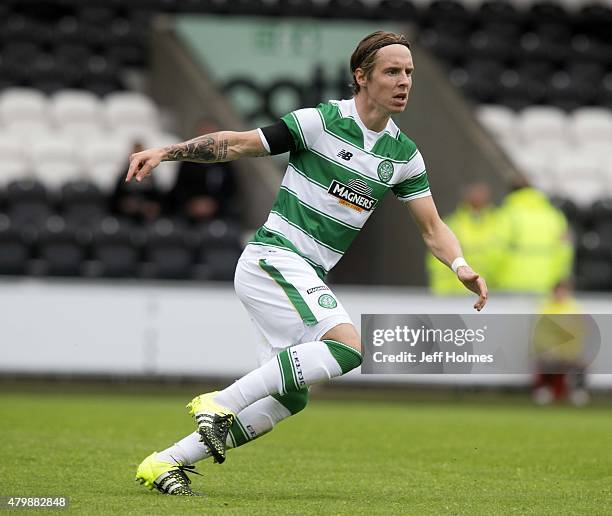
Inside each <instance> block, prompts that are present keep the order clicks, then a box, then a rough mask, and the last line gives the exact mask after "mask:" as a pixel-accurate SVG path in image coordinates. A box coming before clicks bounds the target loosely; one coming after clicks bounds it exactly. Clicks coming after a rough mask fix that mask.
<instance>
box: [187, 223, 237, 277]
mask: <svg viewBox="0 0 612 516" xmlns="http://www.w3.org/2000/svg"><path fill="white" fill-rule="evenodd" d="M198 233H199V246H198V252H197V256H196V261H197V264H198V265H197V268H196V269H197V271H198V277H199V278H201V279H208V280H215V281H231V280H232V279H233V277H234V271H235V270H236V264H237V263H238V258H239V257H240V253H241V248H242V246H241V242H240V232H239V230H238V228H237V226H236V225H234V224H232V223H230V222H228V221H225V220H222V219H217V220H213V221H211V222H209V223H206V224H203V225H202V226H201V227H200V228H199V229H198Z"/></svg>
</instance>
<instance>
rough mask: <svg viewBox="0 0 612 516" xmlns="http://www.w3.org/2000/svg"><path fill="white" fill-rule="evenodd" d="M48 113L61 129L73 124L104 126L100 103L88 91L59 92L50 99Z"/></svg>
mask: <svg viewBox="0 0 612 516" xmlns="http://www.w3.org/2000/svg"><path fill="white" fill-rule="evenodd" d="M49 111H50V114H51V116H52V118H53V121H54V122H55V124H56V125H57V126H58V127H60V128H62V129H63V128H65V127H66V126H69V125H73V124H84V123H85V124H96V125H99V126H102V125H103V124H104V117H103V115H102V102H101V101H100V99H99V98H98V97H97V96H96V95H94V94H93V93H91V92H89V91H83V90H62V91H59V92H57V93H55V94H54V95H53V96H52V97H51V100H50V102H49Z"/></svg>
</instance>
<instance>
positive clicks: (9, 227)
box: [0, 213, 32, 275]
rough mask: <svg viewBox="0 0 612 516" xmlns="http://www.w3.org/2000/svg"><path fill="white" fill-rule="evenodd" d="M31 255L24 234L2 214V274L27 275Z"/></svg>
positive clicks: (0, 244) (0, 265)
mask: <svg viewBox="0 0 612 516" xmlns="http://www.w3.org/2000/svg"><path fill="white" fill-rule="evenodd" d="M31 255H32V252H31V248H30V245H29V243H28V240H27V238H26V236H25V234H24V232H23V231H22V230H21V229H20V228H18V227H16V226H15V225H14V224H13V223H12V221H11V219H10V218H9V217H8V216H7V215H4V214H1V213H0V274H16V275H21V274H26V272H27V267H28V261H29V260H30V258H31Z"/></svg>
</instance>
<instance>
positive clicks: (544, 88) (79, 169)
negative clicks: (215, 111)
mask: <svg viewBox="0 0 612 516" xmlns="http://www.w3.org/2000/svg"><path fill="white" fill-rule="evenodd" d="M158 12H166V13H181V12H192V13H213V14H227V15H234V14H235V15H241V14H242V15H249V14H262V15H270V16H316V17H329V18H348V19H359V18H361V19H392V20H395V21H398V20H400V21H403V22H406V23H410V24H412V25H413V26H414V27H415V33H416V34H417V36H416V39H417V40H418V43H419V44H420V45H421V46H423V47H425V48H427V49H428V50H429V51H430V52H431V53H432V54H434V55H435V56H436V57H437V58H438V59H439V61H440V62H441V63H442V65H443V66H444V68H445V70H446V74H447V76H448V79H449V81H450V82H451V84H453V85H455V86H456V87H457V88H459V89H460V90H461V91H462V92H463V93H464V94H465V96H466V97H467V98H468V99H469V100H470V101H471V102H473V103H474V106H475V113H476V116H477V118H478V119H479V120H480V122H481V123H482V125H483V126H484V127H486V128H487V129H488V130H489V131H490V132H491V133H492V135H493V136H494V137H495V139H496V140H497V142H498V144H499V146H500V147H501V148H502V149H503V150H504V151H505V152H506V153H507V154H508V155H509V157H510V158H511V159H512V161H513V162H514V163H515V165H516V166H517V167H518V168H519V169H520V170H521V171H522V172H523V173H524V174H525V176H526V177H527V178H528V179H529V180H530V181H531V182H532V183H533V184H534V185H535V186H537V187H538V188H540V189H542V190H543V191H545V192H546V193H547V194H549V195H550V196H553V197H554V198H555V200H556V202H557V204H558V205H559V206H560V207H561V208H562V209H563V210H564V212H565V213H566V215H567V216H568V218H569V220H570V222H571V224H572V227H573V229H574V232H575V235H576V239H577V242H578V253H577V262H578V265H577V275H578V278H579V285H578V286H579V287H581V286H582V287H584V288H591V287H590V286H589V285H590V284H591V283H590V280H589V279H588V278H587V276H589V274H590V273H591V272H592V270H593V269H592V268H590V267H587V266H585V265H584V264H585V263H590V261H592V260H595V261H596V260H603V257H605V258H606V259H612V250H611V247H612V246H610V245H608V244H609V241H608V240H609V238H608V233H607V232H608V229H609V214H608V212H607V211H606V210H604V209H602V208H601V206H607V204H606V203H609V201H608V199H610V198H612V164H611V162H610V159H609V156H610V155H611V151H612V112H611V111H610V108H611V107H612V60H611V58H610V56H612V39H611V37H610V34H612V33H611V32H610V30H609V28H610V26H611V25H612V5H611V3H610V2H607V3H606V2H600V3H596V2H595V3H594V2H588V1H586V0H580V1H573V0H563V1H557V2H554V1H546V0H544V1H532V0H512V1H510V0H508V1H505V0H485V1H477V0H464V1H463V2H460V1H456V0H433V1H428V0H418V1H412V2H411V1H409V0H380V1H376V0H369V1H360V0H328V1H323V2H321V1H313V0H277V1H264V0H254V1H246V0H241V1H229V0H184V1H178V0H136V1H131V2H120V1H119V0H110V1H108V2H104V3H103V4H100V5H95V4H94V5H92V4H90V3H84V2H79V1H77V0H56V1H52V0H28V1H19V2H17V1H16V0H9V1H6V2H2V5H0V20H1V22H0V28H1V30H0V167H1V170H2V174H0V188H2V189H3V201H2V211H3V213H4V214H5V215H3V216H4V217H8V222H6V224H8V226H7V227H8V228H10V231H9V230H8V229H6V230H3V231H5V232H6V231H8V233H6V235H9V234H11V235H18V234H19V231H20V230H19V229H18V228H21V227H23V226H24V225H26V226H27V225H28V224H30V225H31V224H39V223H41V221H44V220H45V218H46V217H47V216H49V215H51V214H54V213H56V214H61V215H62V216H64V217H66V220H68V221H70V224H73V223H75V222H74V221H80V222H79V224H81V225H84V226H87V227H89V228H90V229H91V231H92V235H96V236H95V237H93V236H92V238H93V239H94V240H95V242H96V243H95V245H94V244H93V240H92V246H93V247H91V248H90V249H89V250H88V252H89V253H90V254H89V255H87V256H88V257H89V259H90V261H91V263H98V269H96V267H93V268H92V267H90V268H89V269H88V268H87V267H85V269H84V270H86V271H90V272H91V270H94V271H95V270H98V272H99V274H101V275H111V276H112V275H118V276H123V275H129V274H128V271H132V273H134V274H137V275H138V274H140V275H145V276H146V275H147V274H148V273H143V272H142V271H140V272H138V273H136V272H134V271H136V270H140V269H139V266H140V265H142V264H140V265H138V266H137V265H136V263H140V261H141V259H142V258H143V256H140V255H139V253H134V254H130V253H127V251H126V248H123V251H118V250H117V249H120V246H119V245H117V246H116V248H115V247H113V245H115V244H113V245H110V243H109V242H111V241H112V242H122V243H123V244H122V245H126V243H127V242H128V240H129V239H128V238H127V236H126V235H127V233H126V232H129V229H126V228H123V227H121V229H117V230H116V231H115V232H112V231H111V232H110V233H108V232H106V233H105V231H103V230H102V229H101V228H100V227H99V226H96V224H99V223H100V219H101V218H102V217H103V216H104V212H103V203H102V202H101V198H102V197H103V196H105V195H106V196H107V195H109V194H110V192H111V190H112V188H113V186H114V185H115V182H116V179H117V174H119V173H121V172H122V169H123V168H124V167H125V157H126V155H127V153H128V152H129V150H128V149H129V148H130V146H131V145H132V143H133V142H134V141H135V140H136V139H138V140H140V141H142V143H143V144H144V145H147V146H148V145H156V144H161V143H172V142H175V141H177V140H178V139H179V138H178V137H177V136H175V135H173V134H169V133H167V132H165V129H164V123H163V117H162V116H161V114H160V112H159V110H158V108H157V106H155V104H154V103H153V102H152V101H151V99H150V98H149V97H147V96H146V95H143V94H141V93H138V92H135V91H126V90H130V81H129V79H128V78H129V75H130V71H131V70H134V69H137V70H140V71H146V69H147V66H148V64H149V63H148V58H149V50H148V45H149V33H150V26H151V24H150V20H151V17H152V16H153V14H155V13H158ZM164 166H165V167H167V168H168V169H170V170H169V172H168V173H166V172H164V174H160V175H159V177H163V178H165V179H166V181H165V183H164V182H163V180H162V183H164V184H162V185H161V186H162V187H163V188H164V189H165V190H168V189H169V188H170V187H171V183H172V177H173V170H175V168H173V167H174V164H164ZM101 196H102V197H101ZM6 224H5V225H6ZM70 224H69V225H70ZM111 225H112V224H111ZM16 228H17V229H16ZM107 229H108V224H107ZM151 231H152V232H151V233H149V237H150V238H152V239H153V240H152V242H153V241H155V242H158V241H159V242H161V240H163V239H162V237H161V236H160V235H156V234H155V231H153V230H151ZM43 233H44V234H45V235H46V236H45V238H46V239H47V240H48V239H49V238H51V237H50V236H49V235H50V233H49V231H48V230H45V231H42V230H41V231H40V235H42V234H43ZM6 235H5V233H3V238H5V236H6ZM104 235H106V236H108V239H107V240H105V238H106V237H105V236H104ZM593 235H595V236H593ZM111 236H112V238H111ZM7 238H8V237H7ZM11 238H14V236H11ZM41 238H42V237H41ZM96 239H97V240H96ZM26 240H27V239H26ZM178 240H181V238H178ZM209 240H210V239H209V238H208V237H201V238H200V241H201V242H206V246H212V247H207V248H206V250H205V251H198V250H194V254H193V256H192V263H191V264H190V265H189V267H190V270H191V271H195V272H193V273H190V274H191V275H195V276H197V277H209V276H210V275H211V274H212V276H216V277H225V276H228V277H229V274H228V272H227V271H228V270H229V268H228V267H225V268H224V267H223V265H224V264H225V263H226V262H231V261H232V260H234V255H235V253H236V247H235V246H236V242H238V241H239V238H237V237H236V236H234V237H232V239H231V240H232V241H231V243H227V242H226V244H227V245H226V247H225V248H224V247H223V245H221V247H220V248H221V249H225V251H223V252H226V251H227V255H228V256H229V257H231V259H230V258H228V256H225V257H223V252H220V253H217V254H215V253H216V251H215V249H216V247H215V246H216V244H214V245H213V244H211V243H210V242H209ZM221 240H223V239H221ZM596 242H599V243H596ZM156 245H157V244H155V245H154V244H153V243H151V244H150V246H149V247H146V246H144V244H143V246H144V247H142V249H143V252H145V254H146V252H148V251H146V249H156V247H155V246H156ZM160 245H161V244H160ZM224 245H225V244H224ZM105 246H106V247H105ZM94 248H95V250H96V251H95V253H97V254H96V255H95V258H94V256H93V255H94V254H95V253H94ZM38 249H40V247H39V248H38ZM104 249H111V251H109V252H108V253H107V254H105V253H106V251H104V252H102V250H104ZM115 251H117V253H116V256H119V255H121V253H122V252H124V251H126V252H125V253H124V254H125V255H127V254H130V256H129V258H126V259H125V263H124V265H121V264H120V263H119V262H121V259H117V263H115V262H113V259H112V257H113V256H115V255H113V252H115ZM30 252H32V250H28V253H30ZM26 254H27V253H26ZM187 254H189V253H185V255H184V256H183V259H184V260H186V256H187ZM102 255H104V257H102ZM107 256H110V257H111V258H108V259H107ZM151 256H152V255H151ZM218 256H221V258H219V257H218ZM135 259H137V260H139V261H138V262H135V261H134V260H135ZM147 259H148V258H147ZM179 261H180V260H179ZM111 262H112V263H111ZM122 263H123V262H122ZM149 263H154V262H149ZM177 263H178V261H177ZM184 263H187V262H186V261H185V262H184ZM211 263H212V264H214V265H212V266H211V265H210V264H211ZM602 263H603V262H602ZM100 264H102V265H100ZM602 267H603V265H602ZM145 268H146V267H145ZM9 269H11V268H10V267H8V266H7V268H6V270H9ZM18 269H20V270H23V269H24V268H20V267H17V268H13V269H11V270H18ZM25 269H27V267H25ZM48 269H49V270H56V269H53V267H51V266H49V267H48ZM60 269H61V267H60V268H59V269H57V270H60ZM90 269H91V270H90ZM153 269H154V267H149V271H150V270H153ZM604 269H605V270H604ZM62 270H67V269H62ZM602 270H603V271H604V272H606V271H607V272H606V274H608V276H605V277H606V278H607V280H606V281H607V284H609V285H612V271H610V270H608V269H606V268H605V267H603V268H602ZM211 271H213V272H212V273H211ZM85 273H87V272H85ZM94 275H95V274H94ZM153 275H156V276H160V277H165V276H168V277H171V276H172V277H175V276H177V274H175V273H172V272H168V271H166V272H156V273H155V274H153ZM589 277H590V276H589ZM580 278H585V279H584V283H583V284H582V285H581V284H580V281H582V280H580ZM604 283H605V282H604Z"/></svg>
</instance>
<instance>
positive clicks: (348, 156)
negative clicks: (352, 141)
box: [338, 149, 353, 161]
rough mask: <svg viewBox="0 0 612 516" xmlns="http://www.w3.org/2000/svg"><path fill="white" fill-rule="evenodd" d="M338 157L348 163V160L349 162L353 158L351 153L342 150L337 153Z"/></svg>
mask: <svg viewBox="0 0 612 516" xmlns="http://www.w3.org/2000/svg"><path fill="white" fill-rule="evenodd" d="M338 157H339V158H342V159H344V160H346V161H348V160H350V159H351V158H352V157H353V153H352V152H349V151H346V150H344V149H342V150H341V151H340V152H339V153H338Z"/></svg>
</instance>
